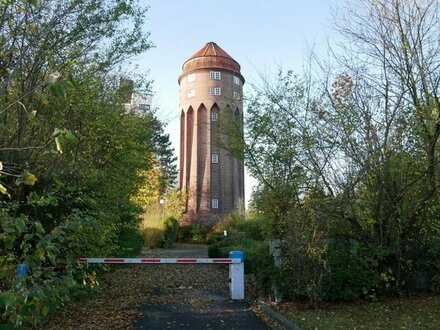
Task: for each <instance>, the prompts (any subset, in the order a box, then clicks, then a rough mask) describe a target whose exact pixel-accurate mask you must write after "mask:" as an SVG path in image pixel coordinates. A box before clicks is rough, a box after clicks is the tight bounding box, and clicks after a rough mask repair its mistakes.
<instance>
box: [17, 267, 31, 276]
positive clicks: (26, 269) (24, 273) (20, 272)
mask: <svg viewBox="0 0 440 330" xmlns="http://www.w3.org/2000/svg"><path fill="white" fill-rule="evenodd" d="M28 272H29V267H28V266H27V265H26V264H17V267H16V269H15V275H17V276H18V277H22V276H27V274H28Z"/></svg>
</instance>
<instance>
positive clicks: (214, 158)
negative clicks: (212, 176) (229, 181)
mask: <svg viewBox="0 0 440 330" xmlns="http://www.w3.org/2000/svg"><path fill="white" fill-rule="evenodd" d="M211 162H212V163H213V164H218V155H217V154H212V155H211Z"/></svg>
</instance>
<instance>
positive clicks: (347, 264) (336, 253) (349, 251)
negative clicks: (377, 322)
mask: <svg viewBox="0 0 440 330" xmlns="http://www.w3.org/2000/svg"><path fill="white" fill-rule="evenodd" d="M341 243H342V244H341ZM329 245H330V246H329V248H328V250H327V254H326V256H325V260H326V273H325V276H324V279H323V284H322V299H324V300H356V299H360V298H367V299H371V300H375V299H376V298H377V297H378V295H380V294H382V293H381V289H382V287H381V277H380V272H379V271H378V269H377V268H378V266H379V263H378V262H377V261H378V260H377V255H374V254H372V253H371V252H372V251H370V250H371V249H368V248H367V247H363V248H356V246H353V245H352V244H351V242H350V241H347V240H339V241H336V240H333V241H331V242H329Z"/></svg>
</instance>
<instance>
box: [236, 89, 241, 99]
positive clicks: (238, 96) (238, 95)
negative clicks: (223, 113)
mask: <svg viewBox="0 0 440 330" xmlns="http://www.w3.org/2000/svg"><path fill="white" fill-rule="evenodd" d="M234 99H236V100H241V93H240V92H237V91H234Z"/></svg>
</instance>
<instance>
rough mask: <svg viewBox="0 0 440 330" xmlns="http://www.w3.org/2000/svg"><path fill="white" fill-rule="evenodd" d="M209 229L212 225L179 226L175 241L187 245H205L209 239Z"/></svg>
mask: <svg viewBox="0 0 440 330" xmlns="http://www.w3.org/2000/svg"><path fill="white" fill-rule="evenodd" d="M211 229H212V225H208V224H201V223H194V224H190V225H186V226H181V227H180V228H179V231H178V233H177V240H178V241H179V242H187V243H206V242H207V240H208V237H210V233H211Z"/></svg>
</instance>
